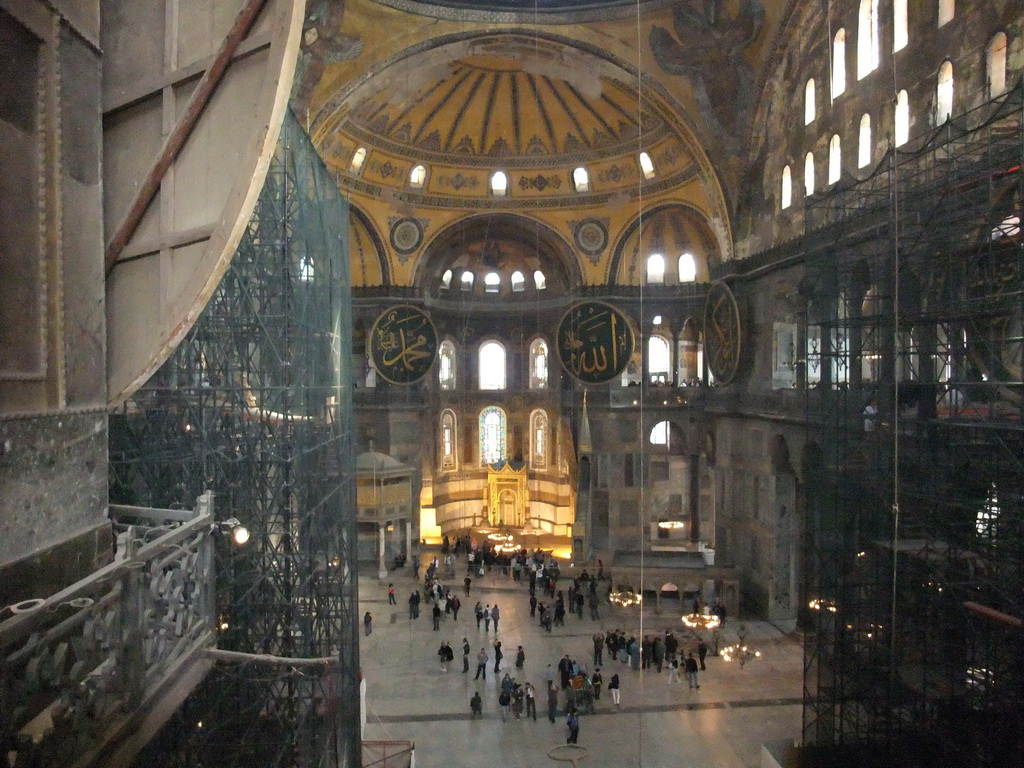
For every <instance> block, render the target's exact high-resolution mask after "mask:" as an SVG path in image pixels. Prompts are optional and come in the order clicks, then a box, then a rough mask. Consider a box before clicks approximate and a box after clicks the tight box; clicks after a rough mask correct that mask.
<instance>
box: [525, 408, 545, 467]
mask: <svg viewBox="0 0 1024 768" xmlns="http://www.w3.org/2000/svg"><path fill="white" fill-rule="evenodd" d="M549 442H550V441H549V440H548V415H547V414H546V413H544V411H534V412H533V413H532V414H531V415H530V464H531V465H532V466H533V468H534V469H547V466H548V453H549V452H550V449H549V448H548V444H549Z"/></svg>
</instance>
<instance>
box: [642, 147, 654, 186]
mask: <svg viewBox="0 0 1024 768" xmlns="http://www.w3.org/2000/svg"><path fill="white" fill-rule="evenodd" d="M640 172H641V173H642V174H643V175H644V178H645V179H647V181H650V180H651V179H653V178H654V163H652V162H651V156H650V155H648V154H647V153H646V152H641V153H640Z"/></svg>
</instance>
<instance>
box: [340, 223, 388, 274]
mask: <svg viewBox="0 0 1024 768" xmlns="http://www.w3.org/2000/svg"><path fill="white" fill-rule="evenodd" d="M348 210H349V227H348V256H349V279H350V280H351V281H352V286H353V287H357V288H368V287H372V286H384V285H391V267H390V262H389V261H388V259H387V255H386V254H387V249H386V248H385V247H384V240H383V238H382V237H381V236H380V234H379V233H378V232H377V230H376V229H375V228H374V226H373V223H372V221H371V219H370V218H369V217H368V216H367V215H366V214H365V213H364V212H363V211H361V210H360V209H359V208H358V206H355V205H352V204H351V203H350V204H349V209H348Z"/></svg>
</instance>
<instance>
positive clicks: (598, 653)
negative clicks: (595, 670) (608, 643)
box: [594, 630, 604, 667]
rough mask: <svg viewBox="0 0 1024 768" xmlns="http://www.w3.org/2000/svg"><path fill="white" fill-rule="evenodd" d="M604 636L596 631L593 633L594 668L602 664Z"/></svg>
mask: <svg viewBox="0 0 1024 768" xmlns="http://www.w3.org/2000/svg"><path fill="white" fill-rule="evenodd" d="M603 657H604V635H603V634H601V631H600V630H598V631H597V632H595V633H594V666H595V667H599V666H601V665H602V664H604V658H603Z"/></svg>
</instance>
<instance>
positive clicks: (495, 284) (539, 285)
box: [441, 269, 548, 293]
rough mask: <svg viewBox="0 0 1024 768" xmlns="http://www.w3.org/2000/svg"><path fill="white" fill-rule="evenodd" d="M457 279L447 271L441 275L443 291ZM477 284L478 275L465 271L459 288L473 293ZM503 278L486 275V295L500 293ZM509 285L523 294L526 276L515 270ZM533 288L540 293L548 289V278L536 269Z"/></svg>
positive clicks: (495, 273)
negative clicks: (475, 283)
mask: <svg viewBox="0 0 1024 768" xmlns="http://www.w3.org/2000/svg"><path fill="white" fill-rule="evenodd" d="M454 277H455V273H454V272H453V271H452V270H450V269H446V270H445V271H444V274H443V275H441V290H445V291H446V290H449V289H450V288H451V287H452V278H454ZM474 282H476V275H475V274H474V273H473V272H472V271H470V270H468V269H464V270H462V272H461V273H460V275H459V287H460V288H461V289H462V290H463V291H472V290H473V283H474ZM502 282H503V280H502V277H501V274H500V273H499V272H495V271H491V272H487V273H485V274H484V293H500V292H501V285H502ZM509 285H510V286H511V288H512V292H513V293H521V292H522V291H525V290H526V275H524V274H523V273H522V272H521V271H519V270H518V269H517V270H515V271H514V272H513V273H512V274H511V275H510V276H509ZM533 287H534V288H536V289H537V290H538V291H543V290H544V289H545V288H547V287H548V281H547V278H546V277H544V273H543V272H542V271H541V270H539V269H535V270H534V271H533Z"/></svg>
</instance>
